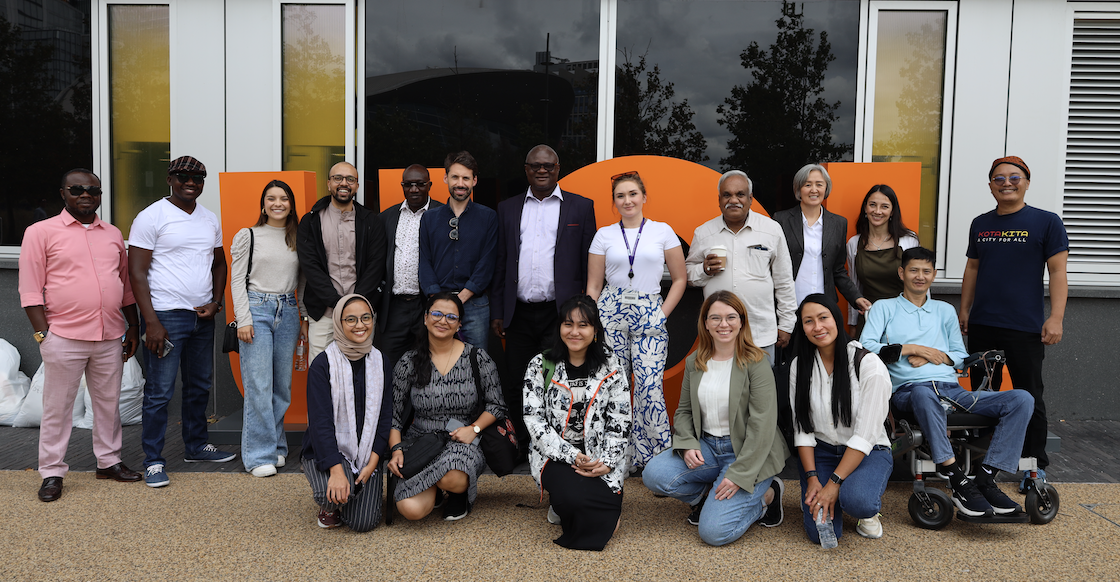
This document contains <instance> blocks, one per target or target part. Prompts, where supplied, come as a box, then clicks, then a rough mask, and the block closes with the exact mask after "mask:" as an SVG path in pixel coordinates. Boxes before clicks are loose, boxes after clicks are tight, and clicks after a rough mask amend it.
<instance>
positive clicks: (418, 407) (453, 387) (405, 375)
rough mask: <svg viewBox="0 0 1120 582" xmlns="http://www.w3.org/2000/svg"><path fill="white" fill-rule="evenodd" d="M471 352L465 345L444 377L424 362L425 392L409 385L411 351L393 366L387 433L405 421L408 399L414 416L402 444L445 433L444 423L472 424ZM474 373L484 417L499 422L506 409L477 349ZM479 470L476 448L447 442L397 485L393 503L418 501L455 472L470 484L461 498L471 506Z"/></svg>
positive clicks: (494, 373)
mask: <svg viewBox="0 0 1120 582" xmlns="http://www.w3.org/2000/svg"><path fill="white" fill-rule="evenodd" d="M472 349H475V348H474V347H473V346H471V345H470V344H466V345H465V347H464V348H463V353H462V354H461V355H460V356H459V359H458V360H456V362H455V365H454V366H452V367H451V369H450V370H448V372H447V374H446V375H445V374H440V373H439V370H438V369H437V368H436V367H435V365H434V364H432V363H431V360H430V359H429V360H428V365H429V366H431V367H432V376H431V380H430V381H429V382H428V384H427V385H426V386H411V385H410V384H411V382H410V378H412V376H413V373H412V360H413V355H414V354H415V350H409V351H408V352H406V353H405V354H404V356H402V357H401V359H400V360H399V361H398V362H397V366H396V368H394V370H393V428H394V429H396V430H398V431H399V430H401V428H402V425H403V424H404V421H405V419H404V418H402V415H403V414H404V406H405V402H406V399H407V398H409V397H411V398H412V407H413V411H414V419H413V422H412V426H411V427H409V429H408V431H407V432H405V433H404V438H406V439H407V438H409V437H411V436H413V435H417V434H419V433H421V432H444V433H446V432H447V421H448V420H450V419H452V418H455V419H457V420H459V421H460V422H462V423H463V424H464V425H468V424H471V423H472V422H474V421H475V420H477V418H476V417H474V416H473V414H474V409H475V406H476V405H477V400H478V393H477V391H476V389H475V385H474V372H472V371H471V360H470V353H471V350H472ZM478 372H479V377H480V379H481V380H482V386H483V390H482V391H483V394H484V395H485V397H486V412H489V413H490V414H493V415H494V416H495V417H498V418H502V417H505V416H506V405H505V401H504V400H503V399H502V386H501V381H500V380H499V379H498V370H497V368H496V367H495V366H494V360H492V359H490V356H489V355H488V354H487V353H486V351H485V350H481V349H479V350H478ZM485 466H486V459H485V457H484V456H483V454H482V448H481V447H480V446H479V445H477V444H471V443H457V442H454V441H448V442H447V447H446V448H444V449H443V453H442V454H441V455H440V456H439V457H437V458H436V460H434V461H432V463H431V464H430V465H428V466H427V467H425V468H424V470H422V471H420V473H418V474H417V475H415V476H414V477H412V478H411V479H406V480H401V481H400V482H399V483H398V484H397V489H396V495H395V496H394V499H395V500H396V501H400V500H402V499H408V498H409V497H414V496H416V495H419V494H420V493H421V492H423V491H425V490H427V489H428V488H430V487H432V486H433V485H435V484H436V482H437V481H439V480H440V479H442V478H443V476H444V475H446V474H447V472H448V471H451V470H458V471H462V472H464V473H466V474H467V476H468V477H469V478H470V483H471V484H470V488H469V489H467V494H468V499H469V500H470V502H471V503H472V504H473V503H474V500H475V497H476V496H477V495H478V484H477V480H478V474H479V473H480V472H482V470H483V468H484V467H485Z"/></svg>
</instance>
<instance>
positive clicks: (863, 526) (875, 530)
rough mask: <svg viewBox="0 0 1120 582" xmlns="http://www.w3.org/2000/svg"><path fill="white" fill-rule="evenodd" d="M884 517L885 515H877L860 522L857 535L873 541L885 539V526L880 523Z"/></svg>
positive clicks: (857, 523)
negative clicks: (880, 519)
mask: <svg viewBox="0 0 1120 582" xmlns="http://www.w3.org/2000/svg"><path fill="white" fill-rule="evenodd" d="M882 516H883V514H881V513H876V514H875V516H874V517H867V518H864V519H861V520H859V521H858V522H856V533H858V534H859V535H861V536H863V537H865V538H870V539H873V540H877V539H879V538H881V537H883V524H882V523H881V522H880V521H879V518H880V517H882Z"/></svg>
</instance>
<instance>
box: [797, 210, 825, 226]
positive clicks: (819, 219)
mask: <svg viewBox="0 0 1120 582" xmlns="http://www.w3.org/2000/svg"><path fill="white" fill-rule="evenodd" d="M801 226H802V228H805V229H806V230H807V229H810V228H820V227H823V226H824V208H821V215H820V216H818V217H817V221H816V222H814V223H813V225H812V226H809V219H808V218H805V213H804V212H802V213H801Z"/></svg>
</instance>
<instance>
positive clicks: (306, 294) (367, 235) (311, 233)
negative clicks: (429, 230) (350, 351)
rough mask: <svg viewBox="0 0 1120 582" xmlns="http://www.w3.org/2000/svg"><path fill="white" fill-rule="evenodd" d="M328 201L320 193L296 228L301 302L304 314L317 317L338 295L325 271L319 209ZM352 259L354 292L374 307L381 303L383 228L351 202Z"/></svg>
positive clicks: (383, 256) (324, 248)
mask: <svg viewBox="0 0 1120 582" xmlns="http://www.w3.org/2000/svg"><path fill="white" fill-rule="evenodd" d="M330 203H331V197H330V196H323V197H322V198H320V199H319V200H318V201H317V202H315V205H314V206H312V207H311V211H310V212H308V213H307V214H305V215H303V220H300V221H299V229H298V230H297V231H296V233H297V236H296V255H297V256H298V257H299V268H300V269H301V270H302V271H303V275H304V278H306V279H307V283H306V284H305V285H304V291H303V304H304V306H306V307H307V315H309V316H311V319H314V320H316V321H317V320H319V319H321V318H322V317H323V313H324V312H326V310H327V308H328V307H334V306H335V304H336V303H338V300H339V299H342V296H341V295H339V294H338V292H337V291H335V290H334V285H333V284H331V277H330V274H329V273H328V272H327V248H326V247H325V246H323V223H322V220H321V218H320V212H322V211H323V209H325V208H326V207H327V204H330ZM354 213H355V214H354V247H355V248H354V259H355V262H356V263H357V265H356V266H355V269H354V270H355V271H356V275H357V277H358V282H357V284H355V285H354V293H357V294H358V295H361V296H363V297H365V298H366V299H368V300H369V304H370V305H371V306H373V307H374V308H375V309H376V308H377V306H378V305H380V303H381V292H380V290H379V288H380V287H381V280H382V279H383V278H384V276H385V227H384V226H383V225H382V224H381V217H379V216H377V215H376V214H374V213H372V212H370V211H369V209H367V208H366V207H365V206H362V205H361V204H358V203H357V202H354Z"/></svg>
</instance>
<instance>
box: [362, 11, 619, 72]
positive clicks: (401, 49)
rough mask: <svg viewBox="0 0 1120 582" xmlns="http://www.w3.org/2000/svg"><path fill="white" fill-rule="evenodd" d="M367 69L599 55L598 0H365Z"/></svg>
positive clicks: (499, 64) (511, 64) (525, 64)
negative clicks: (540, 54)
mask: <svg viewBox="0 0 1120 582" xmlns="http://www.w3.org/2000/svg"><path fill="white" fill-rule="evenodd" d="M366 15H367V16H366V75H367V76H376V75H385V74H389V73H399V72H403V71H412V70H418V69H430V68H453V67H455V65H456V59H457V60H458V66H459V67H461V68H472V67H479V68H490V69H521V70H529V69H532V68H533V63H534V59H535V56H536V52H537V51H543V50H544V49H545V35H546V34H548V33H551V35H552V37H551V44H550V46H551V50H552V54H553V55H554V56H556V57H559V58H565V59H569V60H572V61H584V60H593V59H597V58H599V0H485V1H480V0H410V1H408V2H399V1H392V0H370V1H369V2H368V3H367V6H366Z"/></svg>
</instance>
